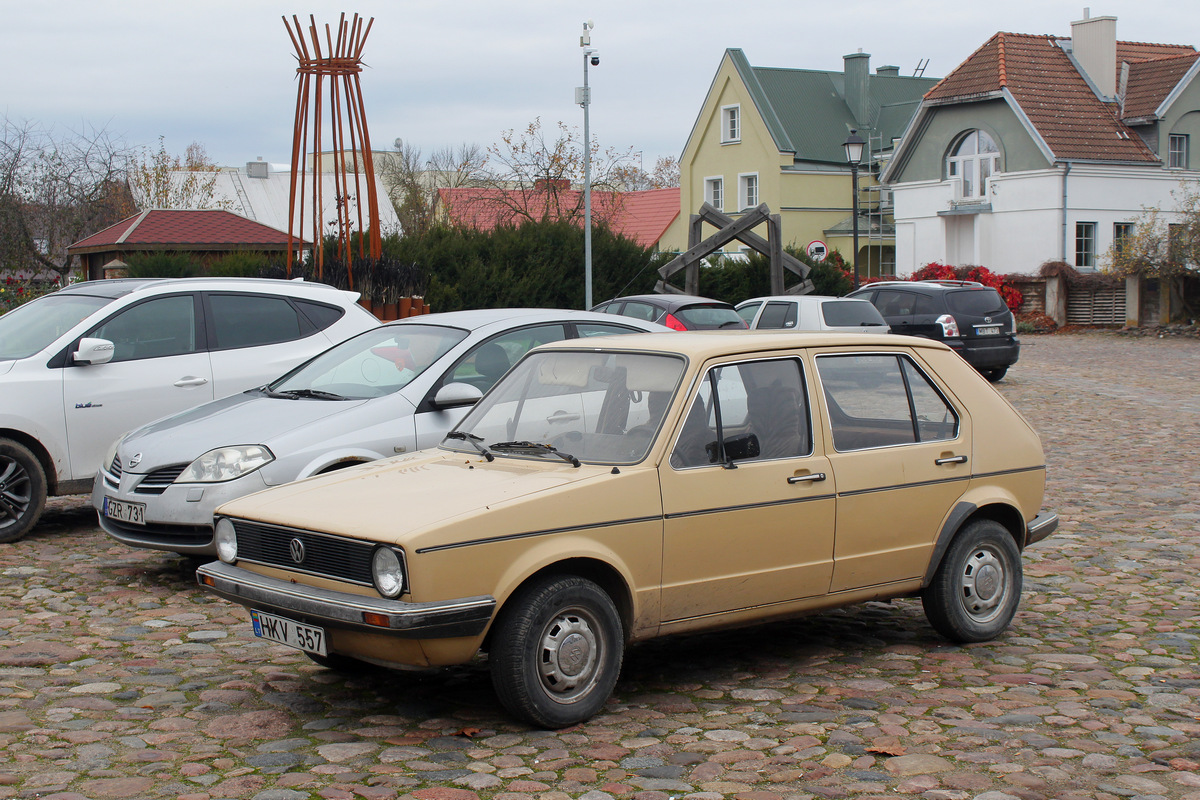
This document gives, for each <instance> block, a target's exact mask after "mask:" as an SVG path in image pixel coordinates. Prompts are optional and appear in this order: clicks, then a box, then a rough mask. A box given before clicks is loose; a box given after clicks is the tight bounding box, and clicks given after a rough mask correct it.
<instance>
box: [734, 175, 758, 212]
mask: <svg viewBox="0 0 1200 800" xmlns="http://www.w3.org/2000/svg"><path fill="white" fill-rule="evenodd" d="M738 184H739V185H738V193H739V194H740V195H741V205H742V208H754V207H755V206H757V205H758V175H757V174H755V175H739V176H738Z"/></svg>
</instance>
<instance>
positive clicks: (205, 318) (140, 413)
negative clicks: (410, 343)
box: [0, 278, 379, 542]
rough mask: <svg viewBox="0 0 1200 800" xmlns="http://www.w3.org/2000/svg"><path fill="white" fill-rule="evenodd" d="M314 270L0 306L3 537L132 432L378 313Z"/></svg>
mask: <svg viewBox="0 0 1200 800" xmlns="http://www.w3.org/2000/svg"><path fill="white" fill-rule="evenodd" d="M357 298H358V294H357V293H355V292H344V291H340V290H338V289H334V288H333V287H331V286H326V285H324V284H318V283H305V282H303V281H280V280H269V279H261V280H260V279H251V278H187V279H180V280H169V279H123V280H107V281H87V282H84V283H78V284H75V285H73V286H70V287H68V288H65V289H62V290H61V291H58V292H54V293H53V294H49V295H46V296H44V297H40V298H38V299H37V300H34V301H32V302H30V303H26V304H25V305H23V306H19V307H18V308H15V309H13V310H12V311H10V312H8V313H7V314H4V315H2V316H0V542H11V541H16V540H17V539H19V538H21V537H22V536H24V535H25V534H26V533H27V532H28V531H29V530H30V529H31V528H32V527H33V526H34V525H35V524H36V523H37V520H38V517H40V516H41V513H42V510H43V508H44V507H45V504H46V497H47V496H50V495H65V494H82V493H85V492H88V491H90V490H91V488H92V481H93V478H94V477H95V475H96V471H97V469H99V467H100V466H101V464H100V462H101V461H102V460H103V458H104V454H105V452H106V451H107V450H108V448H109V447H110V446H111V445H112V443H113V442H114V441H116V439H117V438H118V437H120V436H121V435H123V434H124V433H125V432H126V431H129V430H131V429H133V428H136V427H139V426H141V425H144V424H146V423H147V422H150V421H152V420H155V419H157V418H159V417H163V416H166V415H168V414H174V413H177V412H180V411H184V410H186V409H189V408H192V407H193V406H197V405H200V404H201V403H204V402H207V401H209V400H213V399H215V398H218V397H224V396H225V395H228V394H233V393H235V392H241V391H244V390H246V389H250V388H253V387H255V386H258V385H260V384H262V383H264V382H266V381H268V380H270V379H271V378H274V377H277V376H278V375H280V374H282V373H284V372H286V371H287V370H288V369H290V368H291V367H293V366H295V365H297V364H299V363H300V362H301V361H304V360H305V359H307V358H309V357H310V356H312V355H314V354H316V353H319V352H321V351H322V350H324V349H326V348H327V347H329V346H330V345H332V344H336V343H338V342H340V341H342V340H343V339H346V338H348V337H350V336H352V335H354V334H356V333H359V332H361V331H364V330H367V329H369V328H372V327H374V326H376V325H378V324H379V321H378V320H377V319H375V318H374V317H373V316H371V315H370V314H369V313H367V312H366V311H365V310H364V309H363V308H362V307H361V306H359V305H358V304H357V303H356V302H355V301H356V300H357Z"/></svg>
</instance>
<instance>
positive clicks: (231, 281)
mask: <svg viewBox="0 0 1200 800" xmlns="http://www.w3.org/2000/svg"><path fill="white" fill-rule="evenodd" d="M160 286H167V287H169V288H170V289H171V290H173V291H174V290H185V289H209V290H212V289H237V290H241V291H248V290H252V289H256V288H260V289H273V290H275V291H283V292H285V293H292V294H301V293H304V294H307V293H310V292H312V293H321V292H338V291H342V290H340V289H338V288H337V287H336V286H330V285H329V284H327V283H317V282H315V281H306V280H303V279H301V278H293V279H292V280H280V279H279V278H215V277H195V278H104V279H102V280H95V281H80V282H78V283H73V284H71V285H70V286H65V287H63V288H62V289H59V293H66V294H79V295H91V296H94V297H110V298H114V299H115V298H118V297H124V296H125V295H127V294H130V293H132V292H144V291H149V290H150V289H154V288H158V287H160ZM284 287H286V288H284Z"/></svg>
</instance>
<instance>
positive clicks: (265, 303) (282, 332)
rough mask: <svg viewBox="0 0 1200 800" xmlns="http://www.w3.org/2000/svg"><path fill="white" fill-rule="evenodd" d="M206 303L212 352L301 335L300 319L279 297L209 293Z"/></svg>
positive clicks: (291, 339) (294, 337) (273, 341)
mask: <svg viewBox="0 0 1200 800" xmlns="http://www.w3.org/2000/svg"><path fill="white" fill-rule="evenodd" d="M208 301H209V308H210V310H211V312H212V325H213V336H214V341H215V344H214V348H215V349H218V350H228V349H230V348H235V347H254V346H257V345H264V344H275V343H277V342H290V341H293V340H295V339H299V338H300V337H301V335H302V333H301V331H302V327H301V322H300V316H299V314H298V313H297V312H296V309H295V308H293V307H292V304H291V303H289V302H288V301H287V299H285V298H283V297H278V296H269V295H253V294H213V295H209V298H208ZM309 332H311V331H309Z"/></svg>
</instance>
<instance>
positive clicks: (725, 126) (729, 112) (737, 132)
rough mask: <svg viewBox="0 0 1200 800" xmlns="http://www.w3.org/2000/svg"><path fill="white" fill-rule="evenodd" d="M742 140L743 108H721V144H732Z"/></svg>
mask: <svg viewBox="0 0 1200 800" xmlns="http://www.w3.org/2000/svg"><path fill="white" fill-rule="evenodd" d="M741 140H742V107H741V106H722V107H721V144H732V143H734V142H740V141H741Z"/></svg>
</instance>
